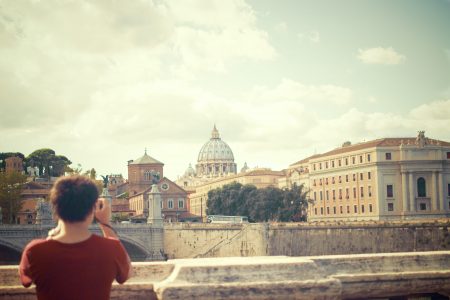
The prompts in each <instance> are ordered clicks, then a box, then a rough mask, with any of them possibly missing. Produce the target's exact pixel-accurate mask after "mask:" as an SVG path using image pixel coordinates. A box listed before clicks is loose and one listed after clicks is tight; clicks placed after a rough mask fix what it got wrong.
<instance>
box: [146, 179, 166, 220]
mask: <svg viewBox="0 0 450 300" xmlns="http://www.w3.org/2000/svg"><path fill="white" fill-rule="evenodd" d="M148 197H149V198H148V202H149V209H148V218H147V223H148V224H152V225H153V226H154V227H155V228H162V227H163V219H162V217H161V201H162V197H161V192H160V191H159V189H158V186H157V185H156V184H154V185H152V190H151V191H150V193H149V195H148Z"/></svg>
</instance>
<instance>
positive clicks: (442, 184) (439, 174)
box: [438, 172, 448, 212]
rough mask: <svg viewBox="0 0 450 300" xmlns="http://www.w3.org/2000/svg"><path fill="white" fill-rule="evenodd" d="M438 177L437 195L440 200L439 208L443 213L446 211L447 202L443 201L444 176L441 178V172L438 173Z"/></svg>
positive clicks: (444, 198)
mask: <svg viewBox="0 0 450 300" xmlns="http://www.w3.org/2000/svg"><path fill="white" fill-rule="evenodd" d="M438 177H439V180H438V189H439V192H438V194H439V199H440V200H441V201H440V204H441V205H440V207H441V210H442V211H443V212H444V211H446V210H448V206H447V203H446V202H447V201H445V200H446V197H445V189H444V176H442V172H439V173H438Z"/></svg>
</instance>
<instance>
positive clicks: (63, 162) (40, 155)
mask: <svg viewBox="0 0 450 300" xmlns="http://www.w3.org/2000/svg"><path fill="white" fill-rule="evenodd" d="M26 163H27V165H28V166H36V167H38V168H39V175H40V176H42V177H50V176H54V177H58V176H62V175H64V172H65V171H66V170H67V167H68V166H69V165H70V164H71V163H72V162H71V161H70V160H69V159H68V158H67V157H65V156H64V155H56V153H55V151H54V150H52V149H49V148H43V149H38V150H36V151H34V152H33V153H31V154H30V155H28V156H27V158H26Z"/></svg>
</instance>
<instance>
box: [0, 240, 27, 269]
mask: <svg viewBox="0 0 450 300" xmlns="http://www.w3.org/2000/svg"><path fill="white" fill-rule="evenodd" d="M22 250H23V247H21V246H18V245H16V244H13V243H11V242H8V241H5V240H2V239H0V265H16V264H18V263H19V262H20V257H21V255H22Z"/></svg>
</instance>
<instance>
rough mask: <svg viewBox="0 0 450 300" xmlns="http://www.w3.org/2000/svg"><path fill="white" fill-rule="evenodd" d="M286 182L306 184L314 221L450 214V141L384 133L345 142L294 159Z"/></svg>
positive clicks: (283, 180) (404, 217)
mask: <svg viewBox="0 0 450 300" xmlns="http://www.w3.org/2000/svg"><path fill="white" fill-rule="evenodd" d="M286 174H287V176H286V177H285V178H283V179H281V180H280V181H279V184H280V187H284V186H287V187H288V186H290V185H292V184H294V183H296V184H304V185H305V186H306V187H307V188H308V189H309V197H310V198H311V199H312V200H314V204H313V205H310V207H309V209H308V215H309V220H310V221H324V220H389V219H414V218H442V217H448V216H450V210H449V207H450V143H448V142H444V141H439V140H434V139H429V138H426V137H425V134H424V132H419V135H418V136H417V137H416V138H383V139H378V140H373V141H369V142H365V143H360V144H355V145H351V144H349V143H346V144H344V145H343V146H342V147H340V148H337V149H334V150H332V151H329V152H327V153H324V154H319V155H314V156H312V157H309V158H307V159H304V160H302V161H300V162H298V163H295V164H293V165H291V166H290V167H289V168H288V170H287V171H286Z"/></svg>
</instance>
